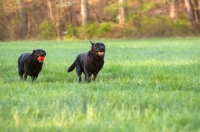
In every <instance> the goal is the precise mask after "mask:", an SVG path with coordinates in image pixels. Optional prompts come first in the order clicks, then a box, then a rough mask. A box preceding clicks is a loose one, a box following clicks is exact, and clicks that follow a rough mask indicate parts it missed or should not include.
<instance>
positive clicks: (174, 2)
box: [170, 0, 179, 21]
mask: <svg viewBox="0 0 200 132" xmlns="http://www.w3.org/2000/svg"><path fill="white" fill-rule="evenodd" d="M178 8H179V1H178V0H171V8H170V17H171V18H172V19H173V20H174V21H176V20H177V18H178Z"/></svg>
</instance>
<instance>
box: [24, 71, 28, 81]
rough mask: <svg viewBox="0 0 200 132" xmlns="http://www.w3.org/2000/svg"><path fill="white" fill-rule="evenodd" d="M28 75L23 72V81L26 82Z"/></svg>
mask: <svg viewBox="0 0 200 132" xmlns="http://www.w3.org/2000/svg"><path fill="white" fill-rule="evenodd" d="M27 76H28V74H27V73H26V72H25V73H24V80H25V81H26V79H27Z"/></svg>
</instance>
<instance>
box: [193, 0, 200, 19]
mask: <svg viewBox="0 0 200 132" xmlns="http://www.w3.org/2000/svg"><path fill="white" fill-rule="evenodd" d="M193 2H194V10H195V18H196V22H200V7H199V3H198V0H193Z"/></svg>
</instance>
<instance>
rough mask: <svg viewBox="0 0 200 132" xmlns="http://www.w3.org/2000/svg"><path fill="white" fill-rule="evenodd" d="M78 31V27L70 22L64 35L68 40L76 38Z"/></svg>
mask: <svg viewBox="0 0 200 132" xmlns="http://www.w3.org/2000/svg"><path fill="white" fill-rule="evenodd" d="M77 32H78V31H77V27H76V26H75V25H73V24H70V25H69V27H68V29H67V31H66V35H64V39H65V40H66V39H74V38H76V35H77Z"/></svg>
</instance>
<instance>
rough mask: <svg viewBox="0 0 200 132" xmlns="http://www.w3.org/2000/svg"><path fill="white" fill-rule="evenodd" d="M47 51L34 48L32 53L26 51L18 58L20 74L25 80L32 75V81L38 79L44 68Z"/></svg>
mask: <svg viewBox="0 0 200 132" xmlns="http://www.w3.org/2000/svg"><path fill="white" fill-rule="evenodd" d="M45 56H46V52H45V51H44V50H43V49H36V50H33V52H32V53H24V54H22V55H21V56H20V57H19V58H18V74H19V76H20V78H21V79H22V80H23V79H24V80H26V79H27V76H28V75H29V76H31V79H32V81H34V80H36V79H37V77H38V75H39V73H40V71H41V70H42V66H43V61H44V57H45Z"/></svg>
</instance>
